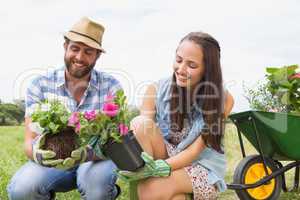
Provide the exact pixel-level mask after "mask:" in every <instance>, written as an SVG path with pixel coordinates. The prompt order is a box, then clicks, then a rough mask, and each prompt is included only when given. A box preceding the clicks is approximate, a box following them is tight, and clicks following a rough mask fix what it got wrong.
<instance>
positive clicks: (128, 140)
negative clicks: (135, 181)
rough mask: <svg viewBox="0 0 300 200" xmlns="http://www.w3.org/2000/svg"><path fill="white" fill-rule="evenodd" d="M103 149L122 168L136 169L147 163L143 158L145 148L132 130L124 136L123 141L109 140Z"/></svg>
mask: <svg viewBox="0 0 300 200" xmlns="http://www.w3.org/2000/svg"><path fill="white" fill-rule="evenodd" d="M102 150H103V153H104V154H105V155H106V156H107V157H109V158H110V159H111V160H112V161H113V162H114V163H115V164H116V166H117V167H118V168H119V169H120V170H128V171H136V170H138V169H139V168H141V167H143V166H144V164H145V163H144V160H143V159H142V158H141V153H142V152H143V149H142V147H141V146H140V144H139V143H138V141H137V140H136V138H135V136H134V134H133V133H132V131H129V133H128V134H127V135H125V136H122V143H118V142H115V141H113V140H108V142H107V143H106V144H105V145H104V146H103V149H102Z"/></svg>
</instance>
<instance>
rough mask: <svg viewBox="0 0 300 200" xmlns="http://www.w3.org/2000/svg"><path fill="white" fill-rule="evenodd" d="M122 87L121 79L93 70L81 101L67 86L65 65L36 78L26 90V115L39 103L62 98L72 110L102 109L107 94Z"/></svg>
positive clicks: (29, 114) (28, 115)
mask: <svg viewBox="0 0 300 200" xmlns="http://www.w3.org/2000/svg"><path fill="white" fill-rule="evenodd" d="M119 89H122V87H121V85H120V83H119V81H118V80H117V79H115V78H114V77H113V76H111V75H109V74H108V73H105V72H102V71H96V70H92V72H91V78H90V82H89V84H88V87H87V89H86V90H85V92H84V94H83V96H82V97H81V100H80V102H79V103H77V102H76V100H75V99H74V98H73V96H72V95H71V93H70V92H69V90H68V89H67V87H66V80H65V67H63V68H59V69H56V70H53V71H51V72H48V73H47V74H46V75H41V76H38V77H37V78H35V79H34V80H33V81H32V82H31V84H30V85H29V87H28V88H27V91H26V97H25V105H26V112H25V117H30V116H31V114H32V113H33V112H34V110H35V108H36V106H37V105H38V103H40V102H42V101H44V100H46V99H47V100H54V99H57V100H60V101H61V102H62V103H64V105H65V106H66V107H67V108H69V110H70V111H71V112H75V111H87V110H99V109H102V107H103V103H104V100H105V96H106V95H107V94H108V93H112V94H114V93H115V92H116V91H117V90H119Z"/></svg>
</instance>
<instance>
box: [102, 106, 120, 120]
mask: <svg viewBox="0 0 300 200" xmlns="http://www.w3.org/2000/svg"><path fill="white" fill-rule="evenodd" d="M118 111H119V106H118V105H117V104H115V103H105V104H104V105H103V112H104V113H105V114H106V115H108V116H110V117H114V116H116V115H117V114H118Z"/></svg>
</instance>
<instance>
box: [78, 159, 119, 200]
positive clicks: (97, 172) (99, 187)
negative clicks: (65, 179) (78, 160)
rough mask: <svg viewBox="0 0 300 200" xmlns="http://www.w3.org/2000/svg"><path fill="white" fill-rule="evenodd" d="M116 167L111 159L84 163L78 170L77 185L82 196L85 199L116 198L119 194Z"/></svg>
mask: <svg viewBox="0 0 300 200" xmlns="http://www.w3.org/2000/svg"><path fill="white" fill-rule="evenodd" d="M115 168H116V167H115V165H114V164H113V163H112V162H111V161H110V160H107V161H101V162H98V163H91V162H89V163H86V164H82V166H80V168H79V169H78V171H77V186H78V191H79V192H80V194H81V196H82V197H84V199H114V197H115V196H116V194H117V189H116V187H115V182H116V180H117V176H116V174H115V173H114V171H113V170H114V169H115Z"/></svg>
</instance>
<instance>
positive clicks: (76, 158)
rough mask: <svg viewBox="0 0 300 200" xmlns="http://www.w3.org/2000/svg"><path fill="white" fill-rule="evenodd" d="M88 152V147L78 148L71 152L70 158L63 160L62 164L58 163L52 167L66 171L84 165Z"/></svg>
mask: <svg viewBox="0 0 300 200" xmlns="http://www.w3.org/2000/svg"><path fill="white" fill-rule="evenodd" d="M90 150H91V149H90V148H89V147H88V146H85V147H80V148H78V149H76V150H74V151H72V152H71V157H69V158H66V159H64V160H63V162H62V163H59V164H58V165H56V166H54V167H55V168H57V169H64V170H66V169H70V168H72V167H75V166H76V165H79V164H81V163H84V162H86V161H88V154H89V151H90Z"/></svg>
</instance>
